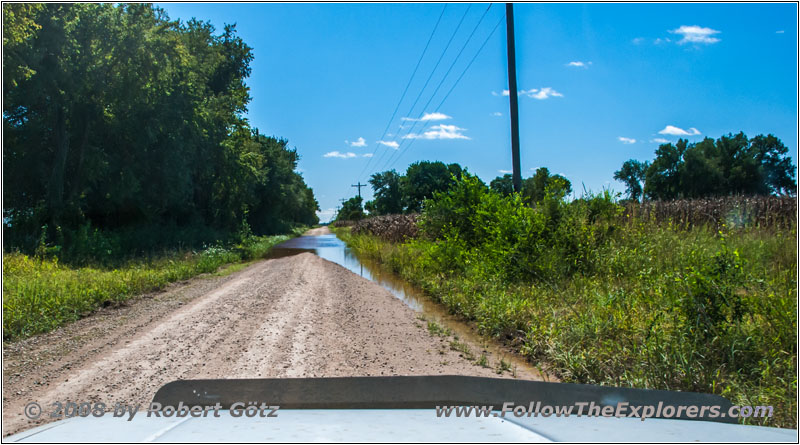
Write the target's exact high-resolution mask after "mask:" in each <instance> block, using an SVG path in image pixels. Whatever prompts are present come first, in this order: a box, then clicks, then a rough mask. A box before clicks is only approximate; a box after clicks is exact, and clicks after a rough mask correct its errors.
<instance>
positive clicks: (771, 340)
mask: <svg viewBox="0 0 800 445" xmlns="http://www.w3.org/2000/svg"><path fill="white" fill-rule="evenodd" d="M655 210H656V211H657V210H658V209H655ZM624 212H625V207H623V206H621V205H619V204H617V203H615V202H614V199H613V197H612V196H611V195H610V194H609V193H604V194H602V195H596V196H585V197H583V198H579V199H575V200H572V201H568V200H566V199H562V198H561V197H560V196H559V195H558V194H555V193H548V194H546V195H545V196H544V198H543V199H542V200H541V201H540V202H539V203H537V204H535V205H534V206H531V205H529V204H528V203H526V202H525V200H524V199H523V198H522V196H521V195H519V194H511V195H507V196H506V195H504V194H503V193H497V192H494V191H492V190H491V189H489V188H487V187H486V186H485V185H483V184H481V183H480V182H479V181H478V180H476V179H475V178H464V179H463V180H461V181H459V182H457V183H456V184H455V185H454V186H453V187H452V188H451V189H450V190H449V191H448V192H447V193H438V194H436V195H435V197H434V198H433V199H432V200H429V201H426V202H425V205H424V210H423V212H422V215H421V217H420V223H419V224H420V231H421V234H420V235H421V236H418V237H417V238H416V239H405V241H404V242H403V243H401V244H395V243H391V242H386V241H383V240H381V239H380V238H378V237H375V236H371V235H365V234H360V235H358V234H348V233H347V232H338V233H340V234H341V235H342V236H343V237H345V239H346V241H347V242H348V243H349V245H350V246H351V247H352V248H353V249H354V250H355V251H356V252H358V253H360V254H365V255H369V256H372V257H373V258H375V259H377V260H379V261H381V262H382V263H384V264H386V265H388V266H389V267H390V268H391V269H393V270H394V271H396V272H398V273H399V274H401V275H402V276H403V277H404V278H406V279H408V280H409V281H411V282H413V283H415V284H417V285H419V286H421V287H422V288H423V289H424V290H425V291H426V292H427V293H428V294H430V295H431V296H432V297H434V298H435V299H437V300H438V301H440V302H442V303H444V304H445V305H446V306H447V307H448V308H449V309H450V310H451V311H452V312H454V313H457V314H460V315H462V316H464V317H465V318H467V319H469V320H473V321H474V322H475V323H476V324H477V326H478V327H479V329H480V330H481V331H482V332H483V333H485V334H487V335H490V336H493V337H496V338H499V339H501V340H504V341H507V342H508V343H509V344H511V345H514V346H515V347H517V348H518V349H519V350H520V351H521V352H522V353H524V354H526V355H528V356H529V357H530V358H531V359H532V360H534V361H536V362H541V363H544V365H545V366H547V367H548V368H549V369H550V370H551V371H552V372H555V373H556V374H557V375H558V376H559V377H560V378H561V379H563V380H564V381H569V382H580V383H595V384H610V385H617V386H634V387H641V388H659V389H670V390H688V391H699V392H708V393H716V394H721V395H723V396H725V397H727V398H729V399H730V400H731V401H733V402H734V403H737V404H742V405H744V404H749V405H772V406H774V413H775V416H776V417H774V418H769V419H751V420H749V421H751V422H760V423H764V424H771V425H779V426H780V425H782V426H790V427H796V425H797V419H796V417H795V413H796V407H797V405H796V397H797V380H796V372H797V365H796V360H797V348H796V331H797V318H796V311H797V293H796V286H797V252H796V250H795V247H794V239H795V237H796V227H797V221H796V218H795V219H793V221H792V224H790V225H788V226H786V225H775V226H768V227H764V226H759V225H748V226H744V227H742V226H737V228H735V229H734V228H731V227H728V226H726V225H723V226H722V227H721V229H720V228H718V226H717V225H716V224H710V225H704V224H702V223H700V222H699V220H698V222H697V223H696V224H693V225H686V224H670V222H669V221H660V222H657V221H655V220H651V218H650V214H649V213H647V214H646V216H645V217H644V218H641V219H635V217H631V216H630V215H626V214H624ZM631 218H634V219H631ZM723 221H724V220H723Z"/></svg>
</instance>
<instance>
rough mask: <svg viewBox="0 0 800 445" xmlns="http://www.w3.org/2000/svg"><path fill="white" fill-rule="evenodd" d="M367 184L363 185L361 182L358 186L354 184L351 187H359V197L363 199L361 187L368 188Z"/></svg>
mask: <svg viewBox="0 0 800 445" xmlns="http://www.w3.org/2000/svg"><path fill="white" fill-rule="evenodd" d="M366 186H367V184H362V183H361V181H358V184H353V185H351V186H350V187H357V188H358V197H359V198H360V197H361V187H366Z"/></svg>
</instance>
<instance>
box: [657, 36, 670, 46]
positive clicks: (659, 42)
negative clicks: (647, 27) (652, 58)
mask: <svg viewBox="0 0 800 445" xmlns="http://www.w3.org/2000/svg"><path fill="white" fill-rule="evenodd" d="M671 41H672V39H670V38H669V37H664V38H663V39H662V38H661V37H659V38H657V39H655V40H653V43H655V44H656V45H660V44H662V43H664V42H666V43H669V42H671Z"/></svg>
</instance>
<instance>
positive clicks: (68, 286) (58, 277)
mask: <svg viewBox="0 0 800 445" xmlns="http://www.w3.org/2000/svg"><path fill="white" fill-rule="evenodd" d="M301 232H302V228H298V229H297V230H295V232H294V234H293V235H299V234H300V233H301ZM291 236H292V235H275V236H265V237H256V236H250V237H247V238H245V239H244V240H243V241H241V242H240V243H237V244H235V245H229V246H222V245H214V246H207V247H205V248H204V249H202V250H198V251H187V252H171V253H169V254H167V255H159V256H158V257H153V258H142V257H140V258H136V259H133V260H129V261H126V262H125V263H123V264H119V265H118V267H115V268H113V269H112V268H98V267H94V266H82V267H75V266H67V265H64V264H62V263H60V262H59V261H58V258H41V257H36V256H28V255H24V254H21V253H9V254H4V255H3V340H4V341H5V340H17V339H20V338H24V337H27V336H30V335H33V334H39V333H42V332H48V331H50V330H52V329H55V328H57V327H59V326H62V325H64V324H66V323H69V322H72V321H75V320H77V319H79V318H81V317H83V316H84V315H86V314H88V313H91V312H92V311H94V310H95V309H97V308H98V307H102V306H110V305H117V304H124V302H125V301H126V300H127V299H129V298H131V297H134V296H136V295H139V294H142V293H145V292H151V291H155V290H157V289H161V288H163V287H164V286H166V285H167V284H168V283H172V282H175V281H180V280H186V279H188V278H191V277H194V276H196V275H199V274H202V273H217V274H227V273H229V272H234V271H236V270H238V269H240V268H242V267H244V265H245V264H246V263H241V262H247V261H250V260H255V259H259V258H263V257H265V256H266V255H267V254H268V253H269V251H270V249H271V248H272V246H274V245H275V244H278V243H280V242H283V241H286V240H288V239H289V238H291ZM236 262H240V264H234V265H231V266H228V267H227V268H226V269H224V270H221V271H219V272H217V270H218V269H219V268H220V267H221V266H223V265H226V264H229V263H236Z"/></svg>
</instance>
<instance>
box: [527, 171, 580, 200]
mask: <svg viewBox="0 0 800 445" xmlns="http://www.w3.org/2000/svg"><path fill="white" fill-rule="evenodd" d="M548 193H550V194H552V195H553V196H555V197H556V198H558V199H563V198H564V197H566V196H567V195H569V194H570V193H572V183H571V182H570V181H569V179H567V178H565V177H563V176H561V175H551V174H550V170H548V169H547V168H546V167H540V168H538V169H536V172H535V173H534V174H533V176H531V177H530V178H527V179H524V180H523V181H522V199H523V200H524V201H525V202H527V203H528V204H529V205H535V204H537V203H539V202H541V201H542V199H544V197H545V196H547V194H548Z"/></svg>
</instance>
